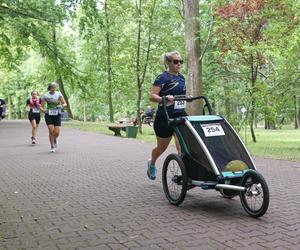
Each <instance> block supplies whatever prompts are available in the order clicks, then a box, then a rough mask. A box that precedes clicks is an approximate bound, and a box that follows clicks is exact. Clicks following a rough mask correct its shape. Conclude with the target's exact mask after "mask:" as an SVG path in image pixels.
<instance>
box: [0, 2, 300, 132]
mask: <svg viewBox="0 0 300 250" xmlns="http://www.w3.org/2000/svg"><path fill="white" fill-rule="evenodd" d="M105 1H106V3H107V4H108V7H109V11H110V13H109V24H110V25H109V27H108V26H107V23H106V16H105V12H104V1H96V0H73V1H70V0H61V1H55V0H50V1H49V0H41V1H37V0H27V1H11V0H0V26H1V30H0V77H1V82H0V95H1V96H4V98H5V99H8V97H9V96H10V97H11V100H12V107H10V110H11V111H12V116H13V117H19V116H22V115H23V114H20V111H21V110H23V106H24V102H25V100H26V98H28V95H29V93H30V92H31V90H33V89H37V90H38V91H39V92H40V93H41V94H43V93H44V92H45V91H46V85H47V83H49V82H51V81H53V80H56V79H57V73H58V72H57V71H59V73H60V75H61V76H62V79H63V82H64V86H65V90H66V94H67V95H68V97H69V100H70V106H71V108H72V111H73V113H74V117H75V118H76V119H80V120H81V119H84V112H83V110H84V106H85V107H86V114H85V116H86V118H87V119H88V120H107V119H108V118H109V111H108V101H109V100H108V91H109V89H108V86H109V85H108V80H107V41H106V32H107V31H108V32H109V33H110V38H111V62H112V73H113V74H112V83H113V84H112V101H113V106H114V116H115V118H116V119H118V118H120V117H134V116H136V96H137V91H136V86H137V84H136V69H135V66H136V48H137V27H138V26H137V20H138V19H137V18H138V16H137V13H136V5H135V4H136V3H135V1H133V0H132V1H117V0H105ZM228 2H230V3H233V2H236V3H237V4H236V6H235V7H237V6H238V2H243V1H238V0H235V1H225V0H218V1H200V13H199V22H200V24H201V32H200V34H199V36H200V38H201V48H202V52H203V53H204V55H203V57H202V64H203V85H204V93H203V94H204V95H207V96H208V97H209V99H210V100H211V102H212V104H213V108H214V110H215V111H216V112H217V113H219V114H222V115H225V116H226V117H227V118H228V119H229V121H230V122H232V123H233V124H234V125H235V127H236V128H237V129H238V130H239V129H240V128H242V126H243V125H244V124H245V122H247V121H246V120H247V119H249V116H247V117H243V116H242V114H241V108H242V107H245V108H246V109H247V110H250V103H251V98H255V99H256V120H257V121H256V122H260V123H264V122H269V123H272V124H273V125H274V126H275V127H280V126H282V124H281V123H282V121H283V122H284V123H291V122H292V121H293V119H294V112H295V111H294V106H293V105H294V103H293V98H292V96H294V95H300V87H299V86H300V84H299V79H300V71H299V68H300V65H299V54H300V49H299V44H300V28H299V27H300V26H299V18H300V13H299V7H300V4H299V1H292V0H284V1H279V0H265V1H262V0H261V1H260V0H255V1H249V0H248V1H244V2H245V3H250V2H252V3H259V4H261V3H265V4H267V6H268V7H267V8H262V7H261V6H260V5H259V6H255V5H249V6H248V8H247V9H246V10H245V11H246V12H245V13H252V14H253V13H254V14H253V15H251V16H250V15H249V16H247V18H245V20H242V19H241V16H240V15H239V13H237V12H234V11H237V8H233V10H231V12H232V11H233V12H234V13H235V14H236V15H235V17H230V18H229V16H228V15H227V17H226V15H225V16H224V12H223V16H222V15H220V12H219V10H220V9H223V10H226V11H227V14H228V11H229V10H228V9H226V6H228ZM153 3H154V0H147V1H142V4H143V6H142V14H141V20H142V25H143V26H142V32H141V52H142V53H141V68H143V67H144V63H145V60H146V53H145V51H146V49H147V41H148V31H149V28H151V41H152V44H151V47H150V56H149V65H148V68H147V71H146V75H145V84H144V85H143V86H142V99H141V107H142V108H143V107H145V106H147V105H149V104H150V103H149V100H148V93H149V90H150V88H151V85H152V83H153V80H154V79H155V77H156V75H158V74H159V73H161V72H162V71H163V70H164V69H163V67H162V65H161V63H160V56H161V55H162V54H163V53H164V52H166V51H172V50H178V51H180V52H181V53H182V56H183V58H184V59H186V58H185V47H184V25H183V23H184V22H183V21H184V20H183V17H182V16H183V15H182V6H181V1H180V0H161V1H156V7H155V12H154V19H153V22H152V23H150V19H149V16H150V14H151V7H152V6H153ZM246 7H247V6H246ZM45 10H47V11H45ZM217 13H219V14H218V15H217ZM225 17H226V18H225ZM257 24H261V25H262V26H260V29H259V32H258V33H255V31H257V26H255V25H257ZM53 28H55V30H56V36H57V39H56V40H57V41H56V44H54V43H53V37H52V33H51V32H52V30H53ZM245 30H246V31H247V32H244V31H245ZM243 32H244V33H243ZM253 38H256V40H253ZM251 54H253V55H255V60H254V62H255V65H258V66H259V73H258V76H257V81H256V85H255V86H251V84H250V82H249V67H248V65H249V64H247V62H249V61H248V60H249V55H251ZM185 61H186V60H185ZM57 68H58V69H57ZM185 72H186V69H184V70H183V74H184V73H185ZM153 105H155V104H153Z"/></svg>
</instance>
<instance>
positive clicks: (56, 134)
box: [54, 126, 60, 140]
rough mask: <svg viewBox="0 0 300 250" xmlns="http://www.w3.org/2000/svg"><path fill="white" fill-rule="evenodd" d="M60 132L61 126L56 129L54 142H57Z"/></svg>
mask: <svg viewBox="0 0 300 250" xmlns="http://www.w3.org/2000/svg"><path fill="white" fill-rule="evenodd" d="M59 132H60V127H59V126H55V127H54V140H56V139H57V137H58V136H59Z"/></svg>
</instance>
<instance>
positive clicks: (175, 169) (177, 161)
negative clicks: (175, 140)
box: [162, 154, 187, 206]
mask: <svg viewBox="0 0 300 250" xmlns="http://www.w3.org/2000/svg"><path fill="white" fill-rule="evenodd" d="M162 184H163V188H164V192H165V195H166V197H167V199H168V201H169V202H170V203H171V204H173V205H176V206H178V205H179V204H181V203H182V202H183V200H184V198H185V195H186V191H187V175H186V169H185V166H184V163H183V161H182V160H181V158H180V157H179V156H178V155H177V154H170V155H168V157H167V158H166V160H165V162H164V165H163V169H162Z"/></svg>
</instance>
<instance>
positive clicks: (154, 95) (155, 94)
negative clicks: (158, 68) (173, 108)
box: [149, 85, 174, 105]
mask: <svg viewBox="0 0 300 250" xmlns="http://www.w3.org/2000/svg"><path fill="white" fill-rule="evenodd" d="M160 90H161V88H160V87H159V86H155V85H153V86H152V88H151V91H150V98H149V99H150V101H152V102H158V103H161V102H162V97H161V96H159V92H160ZM167 97H168V105H170V104H172V103H173V102H174V96H172V95H167Z"/></svg>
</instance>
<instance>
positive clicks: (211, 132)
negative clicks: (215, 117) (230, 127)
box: [201, 123, 225, 137]
mask: <svg viewBox="0 0 300 250" xmlns="http://www.w3.org/2000/svg"><path fill="white" fill-rule="evenodd" d="M201 127H202V129H203V132H204V134H205V136H206V137H211V136H222V135H225V133H224V130H223V128H222V126H221V125H220V124H219V123H213V124H202V125H201Z"/></svg>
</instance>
